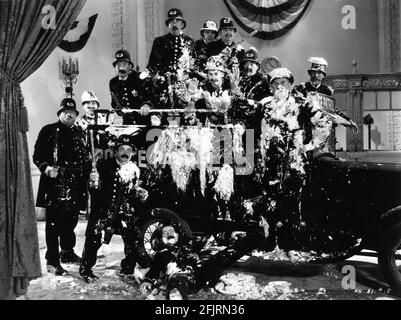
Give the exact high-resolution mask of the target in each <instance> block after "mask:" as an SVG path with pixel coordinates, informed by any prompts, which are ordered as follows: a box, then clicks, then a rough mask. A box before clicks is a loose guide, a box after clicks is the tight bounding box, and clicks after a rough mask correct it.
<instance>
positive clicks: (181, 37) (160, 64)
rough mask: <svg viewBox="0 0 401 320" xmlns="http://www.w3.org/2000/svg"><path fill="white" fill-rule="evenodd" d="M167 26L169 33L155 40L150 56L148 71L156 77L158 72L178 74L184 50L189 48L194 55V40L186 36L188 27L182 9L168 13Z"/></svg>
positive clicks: (171, 10)
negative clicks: (179, 61) (185, 30)
mask: <svg viewBox="0 0 401 320" xmlns="http://www.w3.org/2000/svg"><path fill="white" fill-rule="evenodd" d="M165 23H166V26H167V27H168V29H169V33H168V34H166V35H164V36H161V37H157V38H155V40H154V42H153V46H152V50H151V53H150V56H149V63H148V66H147V70H148V71H149V72H150V73H151V74H152V75H155V74H156V73H157V72H159V73H161V74H165V73H166V72H172V73H174V72H176V71H177V69H178V59H179V58H180V57H181V56H182V54H183V50H184V48H187V49H188V50H189V52H190V55H193V47H194V40H193V39H192V38H191V37H190V36H188V35H186V34H184V32H183V30H184V29H185V27H186V24H187V23H186V21H185V20H184V17H183V13H182V11H181V10H180V9H175V8H173V9H170V10H169V11H168V13H167V20H166V22H165Z"/></svg>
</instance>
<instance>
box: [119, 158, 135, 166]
mask: <svg viewBox="0 0 401 320" xmlns="http://www.w3.org/2000/svg"><path fill="white" fill-rule="evenodd" d="M115 159H116V163H117V165H118V167H119V168H122V167H124V166H126V165H127V164H128V163H130V162H131V161H128V162H127V163H125V164H122V163H121V162H119V161H118V160H117V158H115Z"/></svg>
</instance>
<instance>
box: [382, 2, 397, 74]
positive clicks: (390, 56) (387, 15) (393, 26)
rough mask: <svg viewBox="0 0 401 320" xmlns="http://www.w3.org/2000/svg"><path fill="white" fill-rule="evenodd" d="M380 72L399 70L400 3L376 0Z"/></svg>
mask: <svg viewBox="0 0 401 320" xmlns="http://www.w3.org/2000/svg"><path fill="white" fill-rule="evenodd" d="M378 15H379V17H378V18H379V19H378V21H379V59H380V72H401V23H400V20H401V4H400V1H399V0H378Z"/></svg>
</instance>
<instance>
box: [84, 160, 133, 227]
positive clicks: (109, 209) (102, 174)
mask: <svg viewBox="0 0 401 320" xmlns="http://www.w3.org/2000/svg"><path fill="white" fill-rule="evenodd" d="M119 170H120V165H119V164H118V162H117V160H116V159H115V158H109V159H107V160H104V161H100V162H99V164H98V166H97V171H98V173H99V180H100V187H99V188H98V189H94V188H91V197H92V210H91V215H90V217H89V221H88V228H87V233H88V232H93V229H92V228H93V227H94V226H95V225H96V224H97V222H98V221H99V220H101V219H104V220H107V224H109V225H110V226H112V227H113V229H114V230H118V229H119V228H120V227H121V225H120V224H121V221H126V222H127V223H128V224H132V223H134V221H136V220H137V218H138V215H139V211H137V210H136V209H137V208H139V207H140V206H141V203H140V201H139V200H138V197H137V195H138V194H137V192H138V189H137V188H135V184H136V182H137V179H138V178H139V177H138V178H136V179H134V180H133V181H132V185H131V187H130V186H129V184H128V183H123V182H121V181H120V175H119V174H118V172H119Z"/></svg>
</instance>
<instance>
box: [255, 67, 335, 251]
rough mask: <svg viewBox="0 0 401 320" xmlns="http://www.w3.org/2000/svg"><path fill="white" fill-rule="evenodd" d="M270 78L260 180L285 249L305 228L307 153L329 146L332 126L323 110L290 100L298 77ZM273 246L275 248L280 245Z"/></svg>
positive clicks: (280, 74) (275, 74)
mask: <svg viewBox="0 0 401 320" xmlns="http://www.w3.org/2000/svg"><path fill="white" fill-rule="evenodd" d="M269 76H270V88H271V91H272V94H273V95H272V96H271V97H267V98H265V99H263V100H262V101H261V105H262V121H261V136H260V149H261V156H260V158H259V160H258V163H257V165H256V170H257V175H256V176H257V180H258V181H260V182H261V184H262V185H263V186H264V189H265V191H266V197H265V200H266V202H265V203H266V208H267V216H266V220H267V222H268V223H269V225H270V226H272V229H271V230H272V234H273V235H274V236H273V237H271V239H274V238H275V236H276V235H278V237H279V242H280V243H283V242H281V240H284V242H285V241H294V239H293V238H292V237H293V235H292V233H291V230H294V228H296V227H299V226H300V225H299V223H300V221H301V216H300V212H299V207H300V201H301V190H302V185H303V182H304V179H305V178H306V177H307V172H308V170H307V168H308V167H309V165H310V158H309V157H307V153H308V152H309V151H313V150H315V149H319V148H321V147H322V146H323V145H324V144H325V143H326V141H327V139H328V137H329V135H330V131H331V126H332V123H331V122H330V121H329V119H328V118H327V117H326V116H325V114H324V112H323V110H322V109H321V108H320V107H319V106H317V105H310V104H309V103H307V101H306V100H305V99H297V98H295V97H294V96H292V95H291V88H292V85H293V83H294V77H293V75H292V73H291V71H290V70H288V69H287V68H277V69H275V70H273V71H272V72H270V74H269ZM307 125H309V126H310V127H311V128H312V131H311V132H312V136H311V139H310V140H307V139H305V137H306V135H305V133H306V129H305V128H306V127H307ZM271 245H272V248H274V246H275V243H272V244H271ZM270 249H271V248H270Z"/></svg>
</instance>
